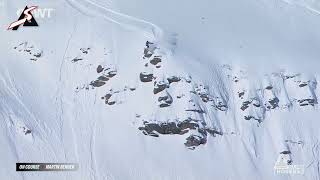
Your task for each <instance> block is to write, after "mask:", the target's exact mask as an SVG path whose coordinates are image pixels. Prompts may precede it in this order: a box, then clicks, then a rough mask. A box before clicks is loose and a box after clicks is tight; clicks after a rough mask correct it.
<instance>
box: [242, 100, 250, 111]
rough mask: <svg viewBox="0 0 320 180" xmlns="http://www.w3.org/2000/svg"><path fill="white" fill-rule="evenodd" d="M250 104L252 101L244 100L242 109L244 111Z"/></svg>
mask: <svg viewBox="0 0 320 180" xmlns="http://www.w3.org/2000/svg"><path fill="white" fill-rule="evenodd" d="M250 104H251V101H244V102H243V103H242V106H241V108H240V109H241V110H242V111H244V110H246V109H247V108H248V107H249V105H250Z"/></svg>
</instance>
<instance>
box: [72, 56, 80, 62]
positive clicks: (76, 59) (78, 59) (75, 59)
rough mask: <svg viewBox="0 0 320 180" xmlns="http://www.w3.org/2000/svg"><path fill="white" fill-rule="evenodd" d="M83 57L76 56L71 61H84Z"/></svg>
mask: <svg viewBox="0 0 320 180" xmlns="http://www.w3.org/2000/svg"><path fill="white" fill-rule="evenodd" d="M82 60H83V59H82V58H77V57H76V58H74V59H72V60H71V62H73V63H75V62H78V61H82Z"/></svg>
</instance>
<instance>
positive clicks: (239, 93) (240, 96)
mask: <svg viewBox="0 0 320 180" xmlns="http://www.w3.org/2000/svg"><path fill="white" fill-rule="evenodd" d="M238 96H239V98H241V99H242V98H243V96H244V91H243V92H238Z"/></svg>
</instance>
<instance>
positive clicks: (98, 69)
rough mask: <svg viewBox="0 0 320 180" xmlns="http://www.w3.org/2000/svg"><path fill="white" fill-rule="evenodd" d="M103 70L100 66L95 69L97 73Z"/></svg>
mask: <svg viewBox="0 0 320 180" xmlns="http://www.w3.org/2000/svg"><path fill="white" fill-rule="evenodd" d="M103 70H104V68H103V67H102V66H101V65H99V66H98V67H97V73H101V72H102V71H103Z"/></svg>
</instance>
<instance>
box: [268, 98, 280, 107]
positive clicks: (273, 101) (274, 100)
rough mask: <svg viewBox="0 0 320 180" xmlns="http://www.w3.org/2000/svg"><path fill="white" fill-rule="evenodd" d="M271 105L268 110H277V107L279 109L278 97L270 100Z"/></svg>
mask: <svg viewBox="0 0 320 180" xmlns="http://www.w3.org/2000/svg"><path fill="white" fill-rule="evenodd" d="M268 102H269V105H267V108H268V109H275V108H277V107H279V105H278V104H279V99H278V98H277V97H274V98H273V99H270V100H269V101H268Z"/></svg>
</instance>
